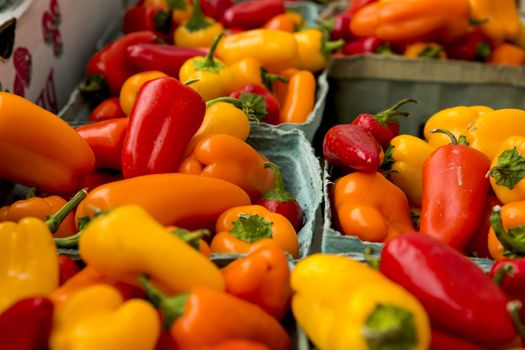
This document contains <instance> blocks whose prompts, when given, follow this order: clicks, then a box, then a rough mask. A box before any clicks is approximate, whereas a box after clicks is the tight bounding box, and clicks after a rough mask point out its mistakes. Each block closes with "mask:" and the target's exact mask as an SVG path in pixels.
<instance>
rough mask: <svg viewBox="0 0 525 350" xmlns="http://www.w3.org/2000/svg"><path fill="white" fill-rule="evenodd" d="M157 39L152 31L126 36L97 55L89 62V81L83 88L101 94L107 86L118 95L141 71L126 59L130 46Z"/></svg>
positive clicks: (87, 72)
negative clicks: (131, 77) (133, 76)
mask: <svg viewBox="0 0 525 350" xmlns="http://www.w3.org/2000/svg"><path fill="white" fill-rule="evenodd" d="M156 39H157V36H156V35H155V33H153V32H151V31H141V32H134V33H130V34H126V35H124V36H122V37H120V38H118V39H116V40H114V41H113V42H111V43H110V44H108V45H106V46H105V47H104V48H102V49H101V50H99V51H98V52H97V53H95V54H94V55H93V56H92V57H91V58H90V59H89V61H88V64H87V68H86V74H87V81H86V82H85V84H84V85H83V86H82V87H81V89H82V91H83V92H85V93H90V94H93V93H95V92H101V90H103V89H104V85H105V84H107V87H108V88H109V91H110V93H111V94H112V95H118V94H119V92H120V88H121V87H122V84H124V82H125V81H126V79H128V78H129V77H130V76H132V75H133V74H135V73H138V72H139V71H140V70H139V69H137V68H135V67H134V66H133V65H131V64H130V63H129V62H128V61H127V58H126V50H127V48H128V46H130V45H134V44H139V43H152V42H154V41H155V40H156Z"/></svg>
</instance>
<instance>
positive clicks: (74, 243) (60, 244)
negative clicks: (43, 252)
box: [54, 231, 82, 248]
mask: <svg viewBox="0 0 525 350" xmlns="http://www.w3.org/2000/svg"><path fill="white" fill-rule="evenodd" d="M81 235H82V231H79V232H77V233H75V234H74V235H72V236H69V237H63V238H54V240H55V245H56V246H57V248H76V247H78V240H79V239H80V236H81Z"/></svg>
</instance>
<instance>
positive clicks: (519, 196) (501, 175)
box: [489, 136, 525, 204]
mask: <svg viewBox="0 0 525 350" xmlns="http://www.w3.org/2000/svg"><path fill="white" fill-rule="evenodd" d="M524 156H525V137H523V136H511V137H509V138H507V139H505V141H503V143H502V144H501V147H500V148H499V150H498V153H497V156H496V157H494V159H493V160H492V164H491V168H490V172H489V174H490V184H491V185H492V189H493V190H494V193H496V196H497V197H498V199H499V200H500V201H501V202H502V203H503V204H507V203H511V202H517V201H523V200H525V180H523V178H524V177H525V157H524Z"/></svg>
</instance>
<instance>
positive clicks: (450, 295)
mask: <svg viewBox="0 0 525 350" xmlns="http://www.w3.org/2000/svg"><path fill="white" fill-rule="evenodd" d="M380 271H381V273H383V274H384V275H385V276H386V277H388V278H389V279H391V280H392V281H394V282H396V283H398V284H399V285H401V286H402V287H403V288H405V289H406V290H407V291H408V292H410V293H412V294H413V295H414V296H415V297H416V298H417V299H418V300H419V301H420V302H421V304H422V305H423V307H424V308H425V310H426V311H427V313H428V316H429V318H430V322H431V323H432V325H433V326H435V327H439V329H441V330H444V331H446V332H447V333H450V334H451V335H454V336H456V337H458V338H466V339H470V340H472V341H475V342H478V343H480V344H485V345H489V346H490V347H491V348H495V347H496V346H498V345H506V344H508V343H510V342H512V341H513V340H514V339H515V338H516V336H517V333H516V329H515V328H514V324H513V321H512V318H511V316H510V314H509V313H508V312H507V304H508V302H509V299H508V298H507V296H506V295H505V294H504V293H503V292H502V291H501V290H500V289H499V288H498V286H497V285H496V284H495V283H494V282H492V280H491V279H490V278H489V277H488V276H487V275H486V274H485V273H484V272H483V271H482V270H481V269H480V268H479V267H478V266H477V265H476V264H474V263H473V262H472V261H470V260H469V259H468V258H467V257H465V256H464V255H462V254H461V253H459V252H458V251H456V250H454V249H453V248H451V247H449V246H447V245H445V244H442V243H440V242H439V241H436V240H435V239H433V238H431V237H428V236H427V235H424V234H421V233H417V232H414V233H406V234H403V235H401V236H398V237H396V238H394V239H392V240H391V241H390V242H388V243H387V244H385V246H384V248H383V250H382V252H381V264H380Z"/></svg>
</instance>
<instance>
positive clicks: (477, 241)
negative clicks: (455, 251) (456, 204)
mask: <svg viewBox="0 0 525 350" xmlns="http://www.w3.org/2000/svg"><path fill="white" fill-rule="evenodd" d="M495 205H501V202H500V201H499V200H498V198H497V197H496V196H495V195H494V194H493V193H489V195H488V197H487V201H486V202H485V208H484V209H483V216H482V217H481V221H480V223H479V225H478V227H477V229H476V231H475V232H474V234H473V235H472V237H471V238H470V240H469V242H468V243H467V245H466V246H465V249H464V253H465V255H467V256H476V257H479V258H488V259H491V258H492V256H491V254H490V250H489V233H490V215H491V213H492V208H493V207H494V206H495Z"/></svg>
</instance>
